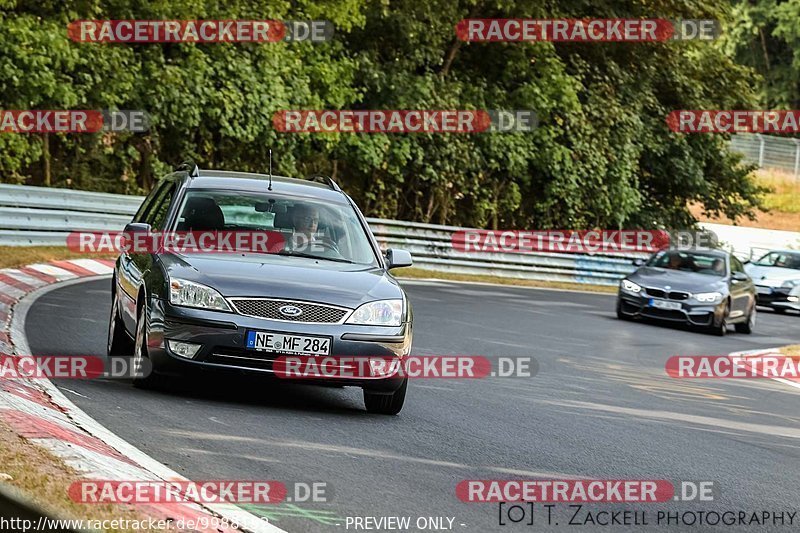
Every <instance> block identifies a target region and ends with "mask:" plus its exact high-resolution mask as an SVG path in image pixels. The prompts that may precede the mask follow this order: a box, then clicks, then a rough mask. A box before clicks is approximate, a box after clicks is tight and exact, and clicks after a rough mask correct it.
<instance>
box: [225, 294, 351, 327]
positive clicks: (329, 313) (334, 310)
mask: <svg viewBox="0 0 800 533" xmlns="http://www.w3.org/2000/svg"><path fill="white" fill-rule="evenodd" d="M231 303H232V304H233V307H234V309H235V310H236V312H237V313H239V314H241V315H246V316H252V317H255V318H267V319H270V320H282V321H284V322H302V323H312V324H338V323H340V322H341V321H342V320H344V318H345V316H346V315H347V314H348V313H349V312H350V310H349V309H345V308H343V307H334V306H331V305H325V304H317V303H310V302H297V301H293V300H273V299H268V298H231ZM286 306H292V307H296V308H298V309H300V310H301V311H302V313H300V314H299V315H297V316H290V315H286V314H284V313H282V312H281V311H280V309H281V308H282V307H286Z"/></svg>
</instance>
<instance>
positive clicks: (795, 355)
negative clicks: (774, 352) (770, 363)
mask: <svg viewBox="0 0 800 533" xmlns="http://www.w3.org/2000/svg"><path fill="white" fill-rule="evenodd" d="M780 352H781V353H782V354H783V355H785V356H786V357H791V358H792V359H800V344H790V345H789V346H784V347H782V348H781V349H780Z"/></svg>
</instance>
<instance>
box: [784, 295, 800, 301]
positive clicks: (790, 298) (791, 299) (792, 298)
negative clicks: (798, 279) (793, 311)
mask: <svg viewBox="0 0 800 533" xmlns="http://www.w3.org/2000/svg"><path fill="white" fill-rule="evenodd" d="M786 299H787V300H789V301H790V302H796V301H798V300H800V298H798V297H797V296H789V297H788V298H786Z"/></svg>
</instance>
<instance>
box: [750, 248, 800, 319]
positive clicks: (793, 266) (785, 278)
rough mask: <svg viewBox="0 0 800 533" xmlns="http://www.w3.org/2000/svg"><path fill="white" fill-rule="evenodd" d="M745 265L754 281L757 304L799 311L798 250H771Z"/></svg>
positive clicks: (799, 274)
mask: <svg viewBox="0 0 800 533" xmlns="http://www.w3.org/2000/svg"><path fill="white" fill-rule="evenodd" d="M744 269H745V271H746V272H747V274H749V275H750V277H751V278H753V282H754V283H755V284H756V291H757V292H758V305H763V306H766V307H771V308H772V309H774V310H775V311H777V312H779V313H784V312H786V310H787V309H794V310H795V311H800V251H798V250H773V251H771V252H769V253H768V254H766V255H764V256H763V257H761V258H760V259H758V260H756V261H750V262H748V263H747V264H745V266H744Z"/></svg>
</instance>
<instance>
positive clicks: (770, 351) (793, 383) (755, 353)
mask: <svg viewBox="0 0 800 533" xmlns="http://www.w3.org/2000/svg"><path fill="white" fill-rule="evenodd" d="M766 356H773V357H774V356H783V354H782V353H781V351H780V348H767V349H761V350H746V351H743V352H733V353H730V354H728V357H742V358H744V359H745V361H748V360H754V359H760V358H763V357H766ZM769 379H772V380H774V381H777V382H779V383H783V384H785V385H789V386H790V387H794V388H796V389H800V380H793V379H787V378H773V377H771V378H769Z"/></svg>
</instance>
